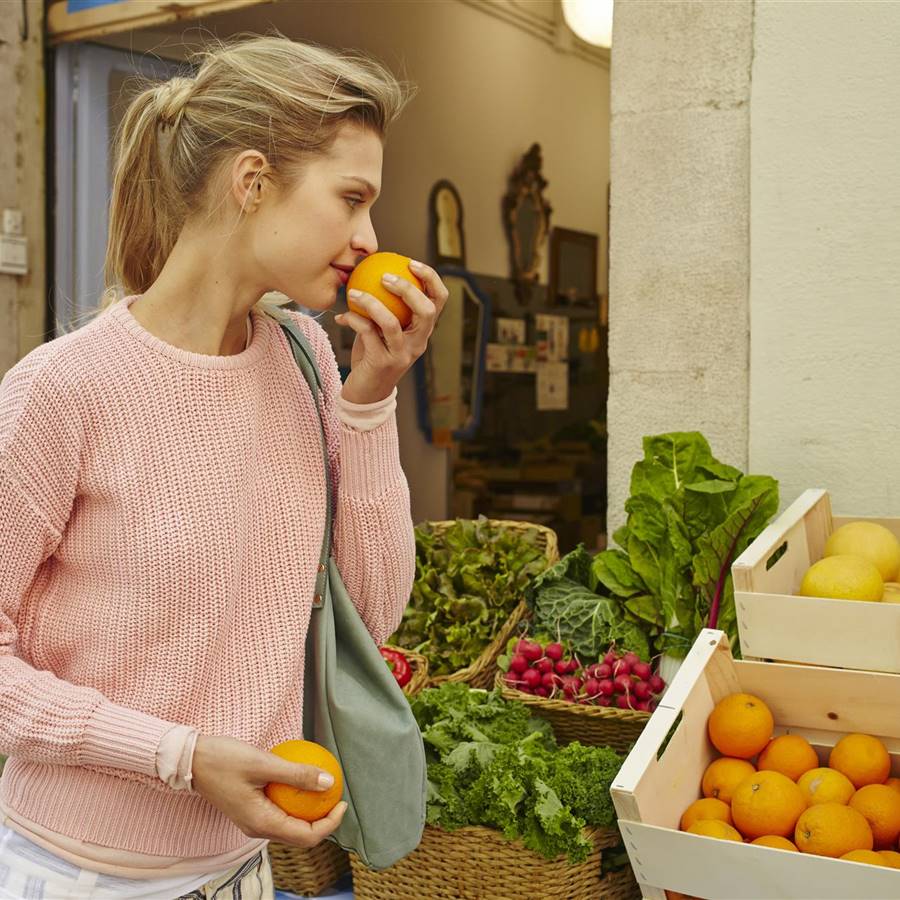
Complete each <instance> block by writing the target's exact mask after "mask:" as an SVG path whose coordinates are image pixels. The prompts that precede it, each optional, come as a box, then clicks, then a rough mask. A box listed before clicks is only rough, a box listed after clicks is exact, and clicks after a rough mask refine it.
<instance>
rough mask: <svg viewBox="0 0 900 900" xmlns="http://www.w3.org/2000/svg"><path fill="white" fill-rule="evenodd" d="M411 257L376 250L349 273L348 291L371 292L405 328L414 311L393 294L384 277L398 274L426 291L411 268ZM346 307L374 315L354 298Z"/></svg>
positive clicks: (348, 300) (362, 314)
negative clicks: (385, 283) (383, 279)
mask: <svg viewBox="0 0 900 900" xmlns="http://www.w3.org/2000/svg"><path fill="white" fill-rule="evenodd" d="M410 262H411V260H410V258H409V257H408V256H401V255H400V254H399V253H386V252H383V253H373V254H372V255H371V256H367V257H366V258H365V259H364V260H363V261H362V262H360V263H359V265H357V267H356V268H355V269H354V270H353V271H352V272H351V273H350V278H349V280H348V281H347V291H348V292H349V291H352V290H355V291H363V292H365V293H366V294H371V295H372V296H373V297H374V298H375V299H376V300H378V301H379V302H380V303H382V304H384V306H386V307H387V308H388V309H389V310H390V311H391V312H392V313H393V314H394V315H395V316H396V317H397V318H398V319H399V320H400V325H401V326H402V327H403V328H406V326H407V325H409V323H410V322H411V321H412V310H411V309H410V308H409V307H408V306H407V305H406V304H405V303H404V302H403V301H402V300H401V299H400V298H399V297H398V296H397V295H396V294H394V293H392V292H391V291H389V290H388V289H387V288H386V287H385V285H384V282H382V280H381V279H382V278H383V277H384V276H385V275H396V276H397V277H398V278H403V279H405V280H406V281H408V282H409V283H410V284H413V285H415V286H416V287H417V288H418V289H419V290H420V291H423V290H424V287H423V285H422V282H421V281H420V280H419V279H418V278H416V276H415V275H413V273H412V271H411V270H410V268H409V264H410ZM347 306H348V307H349V308H350V311H351V312H355V313H357V314H358V315H360V316H365V317H366V318H367V319H368V318H371V316H369V314H368V313H367V312H366V311H365V310H364V309H363V308H362V307H361V306H359V305H358V304H357V303H355V302H354V301H353V300H350V299H349V297H348V299H347Z"/></svg>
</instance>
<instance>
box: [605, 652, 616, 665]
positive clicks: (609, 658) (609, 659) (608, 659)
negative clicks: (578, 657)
mask: <svg viewBox="0 0 900 900" xmlns="http://www.w3.org/2000/svg"><path fill="white" fill-rule="evenodd" d="M618 658H619V657H618V656H616V651H615V650H610V651H609V652H608V653H607V654H606V656H604V657H603V662H605V663H606V664H607V665H608V666H612V665H613V664H614V663H615V662H616V660H617V659H618Z"/></svg>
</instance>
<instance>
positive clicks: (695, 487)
mask: <svg viewBox="0 0 900 900" xmlns="http://www.w3.org/2000/svg"><path fill="white" fill-rule="evenodd" d="M777 509H778V482H777V481H776V480H775V479H774V478H770V477H769V476H767V475H743V474H742V473H741V471H740V470H739V469H735V468H734V467H733V466H728V465H725V464H724V463H721V462H719V461H718V460H717V459H715V458H714V457H713V455H712V452H711V450H710V447H709V444H708V443H707V441H706V439H705V438H704V437H703V435H701V434H700V433H699V432H696V431H691V432H672V433H670V434H660V435H655V436H651V437H645V438H644V459H643V460H640V461H639V462H637V463H635V466H634V468H633V469H632V473H631V496H630V497H629V498H628V500H627V502H626V503H625V511H626V512H627V513H628V519H627V521H626V524H625V525H624V526H623V527H622V528H620V529H619V530H618V531H617V532H616V533H615V535H614V536H613V537H614V540H615V542H616V543H617V544H618V545H619V547H621V548H622V549H621V550H618V549H611V550H605V551H603V552H602V553H600V554H598V556H597V557H595V559H594V563H593V566H592V574H593V575H594V577H595V578H596V579H597V581H598V582H599V584H600V585H601V590H603V591H604V592H606V593H609V594H610V595H611V596H613V597H616V598H619V601H620V602H622V603H623V604H624V606H625V608H626V609H627V610H628V611H629V612H630V613H631V614H632V615H633V616H635V617H636V618H638V619H640V620H642V621H643V622H644V623H645V624H646V625H647V626H648V627H649V628H650V629H651V633H655V632H656V633H658V632H659V628H660V626H661V627H662V632H661V633H658V636H657V638H656V649H657V650H659V651H662V652H668V653H671V654H672V655H674V656H684V655H685V653H686V652H687V650H688V649H689V648H690V646H691V644H692V643H693V641H694V638H695V637H696V636H697V633H698V632H699V631H700V629H702V628H705V627H710V628H721V629H723V630H724V631H726V632H727V633H728V635H729V637H730V639H731V643H732V647H733V648H734V649H735V652H739V643H738V634H737V623H736V619H735V609H734V587H733V585H732V582H731V564H732V563H733V562H734V560H735V559H736V558H737V557H738V556H739V555H740V553H742V552H743V551H744V550H745V549H746V548H747V546H749V544H750V543H751V541H753V539H754V538H755V537H756V536H757V535H758V534H759V533H760V531H762V529H763V528H764V527H765V526H766V524H767V523H768V521H769V520H770V519H771V517H772V516H773V515H774V514H775V512H776V511H777Z"/></svg>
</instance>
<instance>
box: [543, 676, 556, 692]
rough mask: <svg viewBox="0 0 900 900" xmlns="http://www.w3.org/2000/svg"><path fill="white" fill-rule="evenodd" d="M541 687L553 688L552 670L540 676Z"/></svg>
mask: <svg viewBox="0 0 900 900" xmlns="http://www.w3.org/2000/svg"><path fill="white" fill-rule="evenodd" d="M541 687H545V688H547V690H549V691H552V690H553V688H555V687H556V675H554V673H553V672H545V673H544V674H543V675H542V676H541Z"/></svg>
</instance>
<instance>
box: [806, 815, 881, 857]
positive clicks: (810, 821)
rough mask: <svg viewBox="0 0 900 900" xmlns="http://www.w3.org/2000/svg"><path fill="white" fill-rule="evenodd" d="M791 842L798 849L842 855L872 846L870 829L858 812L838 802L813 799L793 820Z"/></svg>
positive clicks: (835, 855) (825, 854)
mask: <svg viewBox="0 0 900 900" xmlns="http://www.w3.org/2000/svg"><path fill="white" fill-rule="evenodd" d="M794 843H795V844H796V845H797V849H798V850H799V851H800V852H801V853H816V854H818V855H819V856H833V857H838V856H843V855H844V854H845V853H849V852H850V851H851V850H871V849H872V843H873V841H872V829H871V828H869V823H868V822H867V821H866V819H865V816H863V814H862V813H860V812H857V811H856V810H855V809H851V808H850V807H849V806H844V805H843V804H842V803H817V804H816V805H815V806H811V807H810V808H809V809H808V810H806V812H805V813H803V815H802V816H800V818H799V820H798V821H797V828H796V829H795V830H794Z"/></svg>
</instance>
